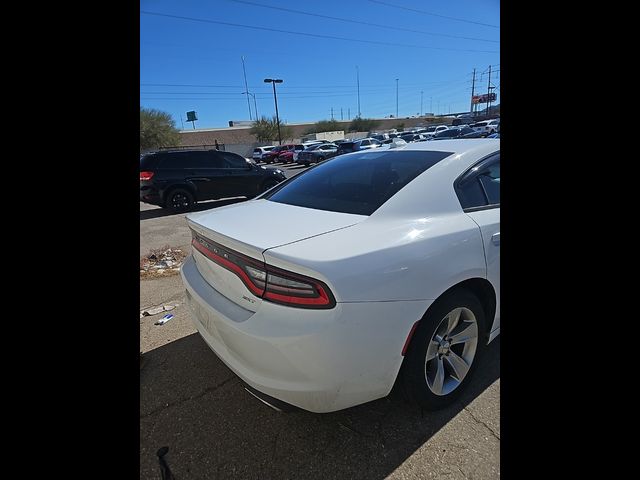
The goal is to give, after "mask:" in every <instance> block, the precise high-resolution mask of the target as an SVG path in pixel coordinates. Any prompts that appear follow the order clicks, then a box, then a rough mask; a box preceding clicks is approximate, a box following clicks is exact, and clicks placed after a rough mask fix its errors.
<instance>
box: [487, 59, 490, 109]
mask: <svg viewBox="0 0 640 480" xmlns="http://www.w3.org/2000/svg"><path fill="white" fill-rule="evenodd" d="M490 106H491V65H489V81H488V82H487V116H488V115H489V107H490Z"/></svg>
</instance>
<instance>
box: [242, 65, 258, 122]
mask: <svg viewBox="0 0 640 480" xmlns="http://www.w3.org/2000/svg"><path fill="white" fill-rule="evenodd" d="M241 58H242V73H243V74H244V91H245V92H247V106H248V107H249V120H253V119H252V118H251V102H250V101H249V87H247V72H246V70H245V69H244V55H243V56H242V57H241ZM257 119H258V116H257V114H256V120H257Z"/></svg>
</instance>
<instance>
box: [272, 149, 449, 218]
mask: <svg viewBox="0 0 640 480" xmlns="http://www.w3.org/2000/svg"><path fill="white" fill-rule="evenodd" d="M450 155H452V153H451V152H428V151H405V152H403V151H388V150H385V151H383V152H380V151H376V152H375V153H364V152H363V153H357V154H353V155H348V156H344V157H335V158H333V159H331V160H330V161H328V162H326V163H322V164H320V165H319V166H317V167H315V168H312V169H310V170H307V171H306V172H304V173H303V174H300V175H298V176H296V177H295V178H294V179H293V180H291V181H289V182H287V183H286V184H284V185H282V186H281V187H280V188H279V189H276V190H275V191H274V192H272V193H271V194H269V195H267V196H265V197H263V198H266V199H268V200H271V201H272V202H278V203H286V204H288V205H296V206H299V207H307V208H314V209H317V210H328V211H331V212H342V213H354V214H358V215H371V214H372V213H373V212H375V211H376V210H377V209H378V208H380V206H382V205H383V204H384V203H385V202H386V201H387V200H389V199H390V198H391V197H392V196H393V195H395V194H396V193H397V192H398V191H399V190H400V189H401V188H402V187H404V186H405V185H407V184H408V183H409V182H411V181H412V180H413V179H414V178H416V177H417V176H418V175H420V174H421V173H423V172H424V171H425V170H427V169H428V168H430V167H432V166H433V165H435V164H436V163H438V162H439V161H440V160H442V159H443V158H446V157H448V156H450Z"/></svg>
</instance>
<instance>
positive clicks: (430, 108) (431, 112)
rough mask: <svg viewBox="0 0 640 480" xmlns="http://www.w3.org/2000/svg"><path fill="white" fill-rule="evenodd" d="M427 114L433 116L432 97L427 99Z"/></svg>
mask: <svg viewBox="0 0 640 480" xmlns="http://www.w3.org/2000/svg"><path fill="white" fill-rule="evenodd" d="M429 113H430V114H432V115H433V97H429Z"/></svg>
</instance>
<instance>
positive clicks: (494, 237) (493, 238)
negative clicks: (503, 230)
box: [491, 232, 500, 245]
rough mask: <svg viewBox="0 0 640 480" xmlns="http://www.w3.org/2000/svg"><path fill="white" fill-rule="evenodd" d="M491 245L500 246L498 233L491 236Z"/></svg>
mask: <svg viewBox="0 0 640 480" xmlns="http://www.w3.org/2000/svg"><path fill="white" fill-rule="evenodd" d="M491 243H493V244H494V245H500V232H498V233H494V234H493V235H491Z"/></svg>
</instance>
